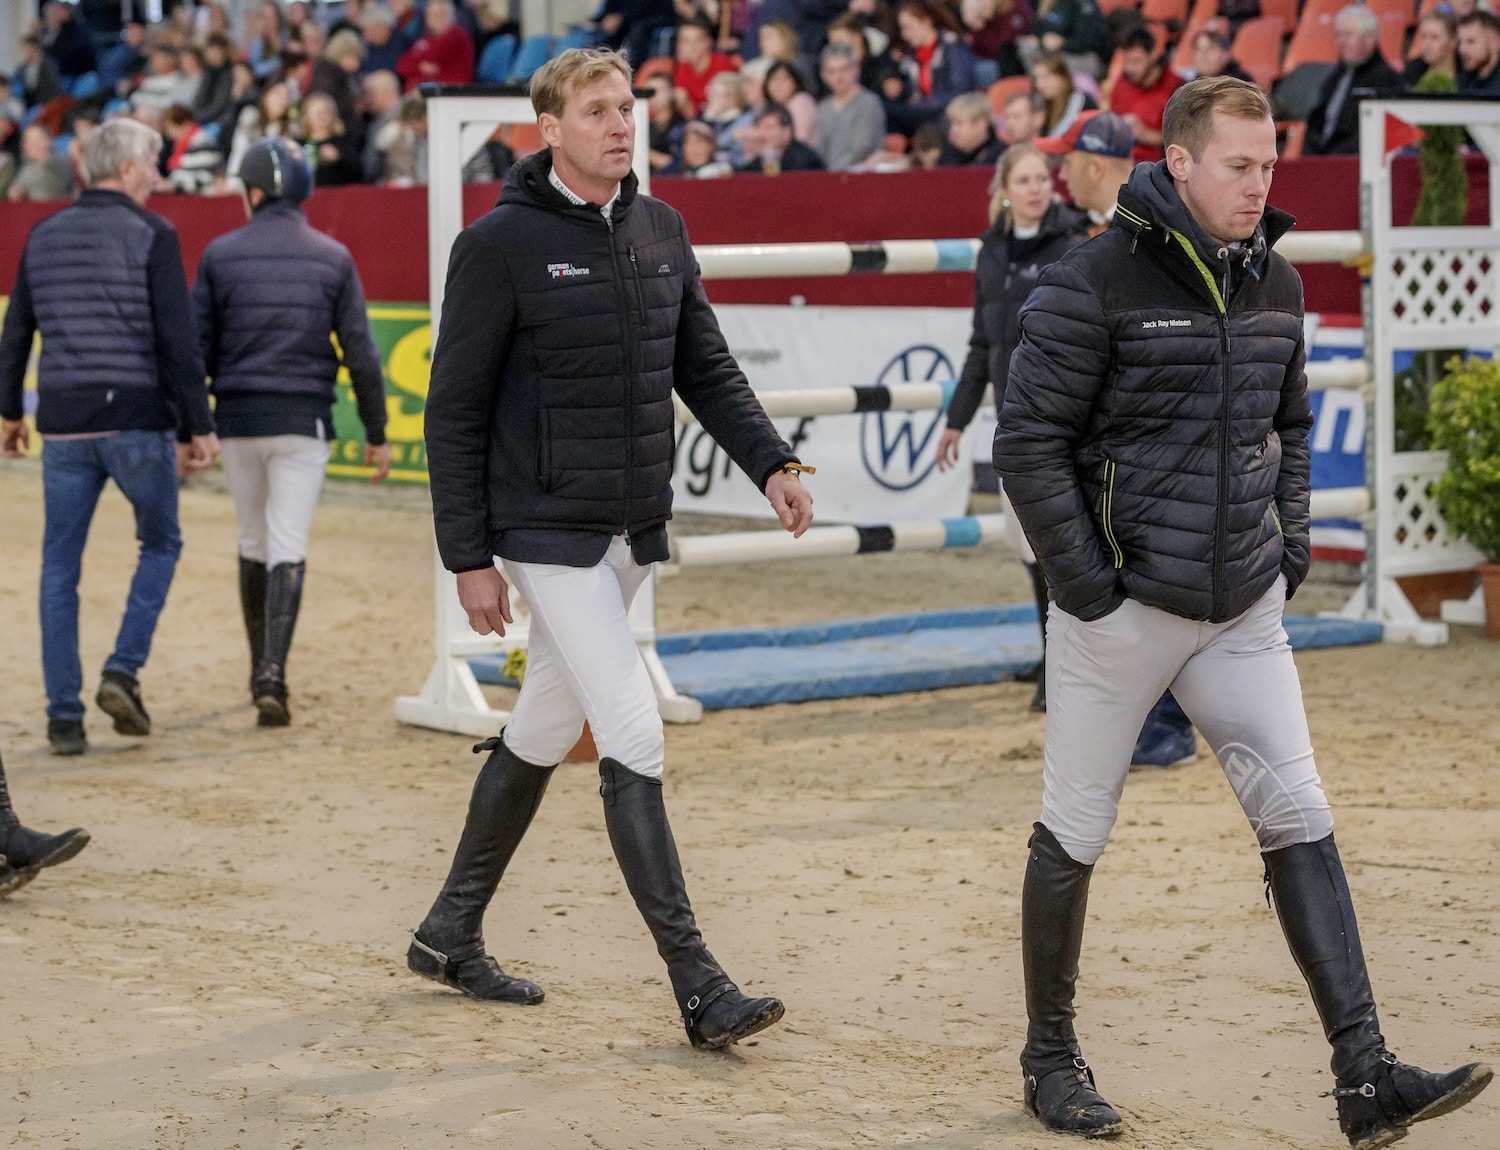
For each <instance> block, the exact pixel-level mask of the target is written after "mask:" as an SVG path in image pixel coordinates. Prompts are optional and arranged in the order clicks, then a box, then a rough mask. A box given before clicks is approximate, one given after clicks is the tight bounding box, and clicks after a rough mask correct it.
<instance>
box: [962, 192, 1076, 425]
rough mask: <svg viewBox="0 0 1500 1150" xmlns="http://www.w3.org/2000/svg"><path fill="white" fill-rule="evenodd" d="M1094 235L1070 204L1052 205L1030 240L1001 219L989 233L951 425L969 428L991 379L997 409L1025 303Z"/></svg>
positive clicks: (983, 248)
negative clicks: (1050, 271)
mask: <svg viewBox="0 0 1500 1150" xmlns="http://www.w3.org/2000/svg"><path fill="white" fill-rule="evenodd" d="M1088 238H1089V233H1088V216H1086V215H1084V213H1083V212H1080V211H1079V210H1078V209H1077V208H1074V207H1072V206H1070V205H1068V204H1053V205H1052V206H1051V207H1050V208H1048V209H1047V214H1046V215H1045V216H1043V217H1042V223H1041V229H1040V230H1039V231H1038V232H1037V234H1036V235H1035V236H1032V237H1031V238H1030V239H1024V240H1018V239H1016V237H1015V236H1014V235H1013V234H1011V232H1010V231H1009V230H1008V229H1007V228H1006V226H1005V224H1004V223H1003V222H1002V221H1000V220H997V221H996V222H995V223H994V224H993V225H992V226H991V227H990V230H989V231H987V232H985V233H984V236H983V237H982V238H981V240H980V243H979V259H978V261H977V262H976V263H975V266H974V331H973V334H972V335H970V336H969V356H968V358H967V359H965V360H964V370H963V374H962V375H960V376H959V378H958V386H957V387H956V388H955V389H954V391H953V398H952V399H950V400H949V401H948V426H949V427H953V428H965V427H968V426H969V423H970V422H971V421H972V420H973V418H974V413H975V412H976V411H978V410H979V404H980V401H981V400H982V399H983V398H984V387H985V384H987V383H993V384H994V385H995V406H996V408H997V409H998V408H999V406H1000V405H1001V403H1003V402H1004V398H1005V380H1006V377H1007V376H1008V375H1009V374H1010V356H1011V352H1013V351H1015V350H1016V344H1017V343H1019V342H1020V340H1021V319H1020V316H1021V305H1022V304H1023V303H1025V302H1026V297H1027V296H1029V295H1030V294H1031V290H1032V289H1033V288H1034V287H1036V285H1037V280H1039V279H1040V278H1041V275H1042V272H1043V271H1044V270H1045V269H1046V268H1047V266H1048V265H1050V264H1054V263H1056V262H1057V261H1058V260H1060V259H1062V257H1063V256H1064V255H1066V254H1067V253H1068V252H1070V251H1072V250H1073V249H1074V248H1076V247H1077V246H1078V245H1079V244H1081V243H1083V241H1084V240H1086V239H1088Z"/></svg>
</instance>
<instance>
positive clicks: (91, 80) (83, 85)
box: [70, 72, 102, 100]
mask: <svg viewBox="0 0 1500 1150" xmlns="http://www.w3.org/2000/svg"><path fill="white" fill-rule="evenodd" d="M101 87H102V85H101V83H100V80H99V73H98V72H85V73H84V74H83V75H82V76H79V77H78V79H76V80H74V81H73V90H72V92H71V93H70V95H72V97H73V99H75V100H87V99H88V98H89V97H90V96H94V95H97V94H98V92H99V90H100V88H101Z"/></svg>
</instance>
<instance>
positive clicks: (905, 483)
mask: <svg viewBox="0 0 1500 1150" xmlns="http://www.w3.org/2000/svg"><path fill="white" fill-rule="evenodd" d="M953 374H954V373H953V364H952V363H951V362H950V361H949V359H948V357H947V356H946V355H945V354H944V353H943V352H942V351H941V350H940V349H938V348H935V347H932V346H931V345H930V344H918V345H917V346H915V347H909V348H907V349H906V350H905V351H903V352H901V353H900V354H899V355H897V356H896V357H895V358H894V359H892V360H891V362H890V363H888V364H886V365H885V368H884V370H882V371H881V373H880V378H879V379H877V380H876V381H875V382H876V383H878V384H883V385H886V386H889V385H891V384H895V383H928V382H931V381H932V380H947V379H952V378H953ZM945 421H946V414H945V412H944V411H942V410H938V411H933V412H927V411H867V412H865V414H864V415H863V416H862V417H861V418H860V428H859V452H860V457H861V458H862V459H863V460H864V464H865V471H866V472H868V473H869V476H870V478H871V479H873V480H874V481H875V482H876V483H878V484H880V486H882V487H884V488H885V489H886V490H888V491H910V490H911V489H912V488H913V487H916V486H917V485H918V484H919V483H921V482H922V480H924V479H926V478H927V477H928V476H929V475H930V474H932V469H933V468H934V467H936V466H937V451H936V449H935V445H936V442H937V439H938V437H939V436H938V433H939V431H940V430H941V429H942V427H943V425H944V423H945Z"/></svg>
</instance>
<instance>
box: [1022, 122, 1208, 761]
mask: <svg viewBox="0 0 1500 1150" xmlns="http://www.w3.org/2000/svg"><path fill="white" fill-rule="evenodd" d="M1036 146H1037V147H1038V148H1040V149H1041V150H1042V151H1043V152H1045V153H1047V154H1048V155H1052V156H1061V157H1062V178H1063V182H1064V183H1066V184H1067V185H1068V194H1069V195H1070V196H1072V198H1073V202H1074V203H1075V204H1076V205H1078V207H1080V208H1082V209H1083V210H1084V211H1086V212H1088V213H1089V214H1090V215H1091V216H1093V217H1094V219H1095V221H1097V223H1098V229H1097V232H1102V231H1104V230H1105V229H1107V228H1108V227H1109V225H1110V222H1111V221H1112V220H1113V219H1114V216H1115V204H1116V203H1117V201H1118V200H1119V198H1120V188H1121V186H1122V185H1123V184H1125V183H1126V182H1127V181H1129V179H1130V173H1131V170H1132V169H1133V168H1134V167H1135V161H1134V160H1133V159H1132V158H1131V156H1132V155H1133V154H1134V152H1135V133H1134V132H1132V131H1131V130H1130V125H1129V124H1127V123H1126V122H1125V118H1124V117H1123V116H1119V115H1116V114H1115V113H1114V112H1084V113H1083V114H1082V115H1081V116H1079V117H1078V119H1077V120H1075V121H1073V126H1072V127H1071V128H1069V129H1068V130H1067V131H1066V132H1064V133H1063V134H1062V135H1061V136H1047V137H1044V138H1043V139H1040V140H1037V141H1036ZM1097 232H1096V234H1097ZM1197 757H1198V740H1197V737H1196V736H1195V735H1194V734H1193V724H1192V722H1191V720H1189V719H1188V717H1187V715H1185V714H1184V713H1183V711H1182V708H1181V707H1179V706H1178V705H1177V700H1176V699H1174V698H1173V697H1172V692H1171V691H1168V692H1167V693H1166V694H1164V695H1163V696H1162V697H1161V698H1160V699H1159V700H1157V703H1156V706H1154V707H1152V708H1151V713H1150V714H1149V715H1147V716H1146V722H1145V723H1144V724H1143V725H1142V727H1141V733H1140V737H1139V738H1138V739H1136V744H1135V751H1134V753H1133V754H1132V755H1131V757H1130V765H1131V766H1132V767H1176V766H1180V765H1182V764H1183V763H1190V762H1192V761H1193V760H1194V759H1196V758H1197Z"/></svg>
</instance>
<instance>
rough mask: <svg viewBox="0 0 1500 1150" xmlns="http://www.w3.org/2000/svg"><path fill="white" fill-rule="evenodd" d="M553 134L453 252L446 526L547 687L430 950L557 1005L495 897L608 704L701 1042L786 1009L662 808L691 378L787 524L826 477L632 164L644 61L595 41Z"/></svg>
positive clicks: (695, 405)
mask: <svg viewBox="0 0 1500 1150" xmlns="http://www.w3.org/2000/svg"><path fill="white" fill-rule="evenodd" d="M531 99H532V104H533V105H534V106H535V107H536V110H537V117H538V123H539V125H540V127H541V131H542V138H543V139H544V140H545V141H546V143H547V145H548V147H547V149H546V150H544V151H542V152H540V153H538V154H537V155H535V156H533V157H531V158H530V159H527V160H525V161H523V162H522V163H520V164H517V165H516V166H515V167H514V168H512V169H511V172H510V175H509V176H508V177H507V179H506V186H505V189H504V191H503V192H502V193H501V195H500V203H499V206H498V207H497V208H496V209H495V210H494V211H493V212H491V213H490V214H489V215H487V216H485V217H484V218H483V219H481V220H480V221H479V222H478V223H476V224H474V225H473V226H472V227H470V228H468V229H466V230H465V231H464V232H463V233H462V234H461V235H460V236H459V238H458V240H457V241H456V242H455V243H454V245H453V252H452V255H451V257H450V259H449V264H448V281H447V289H446V293H445V296H444V302H443V310H442V323H441V325H440V327H439V331H438V338H437V344H436V348H435V350H434V353H433V359H432V384H431V387H430V389H429V391H428V396H427V452H428V472H429V475H430V478H431V489H432V506H433V518H434V521H435V524H436V528H437V540H438V550H439V552H440V554H441V556H442V560H443V564H444V565H445V566H446V567H447V568H448V570H450V571H453V572H455V574H456V576H457V583H458V596H459V602H460V603H461V604H462V606H463V608H464V610H465V612H466V613H467V614H468V617H469V624H470V626H471V627H473V628H474V630H475V631H477V632H478V633H479V634H481V635H484V634H489V633H490V632H492V631H494V632H497V633H500V634H503V633H504V630H505V624H506V623H509V622H510V621H511V615H510V606H509V593H508V588H507V584H506V582H505V580H504V579H503V578H502V577H501V575H500V572H499V571H497V570H496V568H495V565H494V560H495V558H496V557H497V556H498V557H499V558H500V560H501V561H502V562H503V563H504V565H505V572H506V574H507V575H508V576H509V577H510V580H511V582H512V583H514V584H515V586H516V589H517V591H518V592H519V593H520V594H521V595H522V597H524V599H525V601H526V603H527V605H528V607H529V608H530V610H531V630H530V633H529V635H530V638H529V644H530V645H529V647H528V650H527V660H526V677H525V682H524V685H523V686H522V688H521V692H520V694H519V696H518V697H517V699H516V702H515V707H514V710H513V711H512V714H511V720H510V723H509V725H508V726H507V727H506V728H505V730H504V732H503V733H502V735H501V736H498V737H496V738H493V739H490V740H488V741H486V742H485V743H481V744H480V745H479V747H476V748H475V749H476V750H480V749H488V750H489V751H490V752H491V754H490V756H489V758H488V760H487V761H486V763H485V765H484V767H483V768H482V769H481V770H480V773H479V778H478V780H477V781H476V782H475V784H474V793H473V797H472V798H471V800H470V804H469V814H468V820H467V822H466V823H465V826H464V832H463V836H462V838H461V839H460V841H459V845H458V850H457V852H456V854H455V857H454V860H453V866H452V868H451V870H450V871H449V875H448V881H447V882H446V883H445V884H444V886H443V889H442V891H441V892H440V893H439V895H438V898H437V901H436V902H435V903H434V904H433V906H432V909H431V910H430V911H428V914H427V917H426V918H425V919H424V920H423V922H422V924H421V925H420V926H419V927H418V928H417V929H416V931H415V932H414V933H413V936H412V944H411V948H410V950H409V951H408V953H407V963H408V965H409V966H410V967H411V969H412V970H414V971H416V972H417V973H418V974H422V975H424V976H426V977H428V978H432V979H436V980H438V981H440V982H444V983H446V984H447V985H449V986H453V987H456V988H457V989H459V990H462V991H463V992H464V993H466V994H468V995H470V996H472V997H474V998H479V999H485V1000H489V1001H506V1002H519V1003H534V1002H540V1001H541V999H542V990H541V988H540V987H538V986H537V985H536V984H535V983H532V982H529V981H527V980H525V979H520V978H512V977H510V976H509V975H506V974H505V973H504V972H503V971H502V970H501V969H500V967H499V966H498V964H497V963H496V962H495V960H494V959H493V958H491V957H490V956H489V955H488V954H486V953H485V945H484V938H483V934H482V930H481V928H482V923H483V918H484V912H485V908H486V906H487V905H488V903H489V901H490V898H491V896H492V895H493V894H494V892H495V888H496V886H497V884H498V883H499V881H500V878H501V876H502V875H503V873H504V871H505V867H506V864H507V863H508V862H509V861H510V857H511V855H512V854H513V853H514V851H515V849H516V847H517V845H518V844H519V843H520V841H521V837H522V835H524V834H525V833H526V828H527V826H528V825H529V824H530V822H531V818H532V815H533V814H534V813H535V812H536V808H537V806H538V804H540V802H541V799H542V795H543V792H544V791H545V790H546V787H547V782H548V780H549V779H550V778H551V775H552V769H553V767H554V766H556V764H557V763H558V762H559V761H560V760H561V759H562V758H563V756H564V755H565V754H566V753H567V752H568V750H569V749H570V748H571V747H572V746H573V745H574V743H576V742H577V740H578V737H579V734H580V733H581V731H582V728H583V724H584V720H585V719H587V720H588V723H589V726H590V728H591V730H592V732H593V736H594V740H595V742H596V743H597V744H598V748H599V751H600V756H601V758H600V763H599V774H600V782H601V785H600V794H601V795H602V796H603V798H604V821H605V826H606V827H607V828H608V831H609V840H610V845H611V846H612V847H613V848H614V852H615V857H616V859H617V860H618V861H619V864H620V870H621V872H622V873H623V874H624V876H625V884H626V886H627V887H628V888H629V890H630V893H631V896H632V897H633V898H634V899H635V903H636V906H637V907H638V908H639V910H640V912H641V915H642V917H644V918H645V920H646V924H647V926H648V927H650V929H651V933H652V935H653V937H654V938H655V940H656V946H657V950H658V952H659V953H660V954H661V957H662V958H663V960H665V962H666V964H667V972H668V975H669V976H670V978H671V982H672V989H673V991H674V993H675V995H676V997H677V1001H678V1005H679V1007H680V1008H681V1012H682V1019H683V1022H684V1024H685V1025H686V1027H687V1033H688V1037H689V1039H690V1040H691V1041H692V1043H693V1045H694V1046H695V1047H699V1048H706V1049H718V1048H720V1047H724V1046H727V1045H729V1044H730V1043H732V1042H736V1041H738V1040H739V1039H741V1038H744V1037H746V1036H748V1035H750V1034H754V1033H755V1032H756V1031H758V1030H761V1029H763V1028H765V1027H767V1026H770V1025H771V1024H772V1023H773V1022H775V1021H776V1020H777V1019H779V1018H780V1017H781V1014H782V1006H781V1003H780V1002H778V1001H777V1000H775V999H774V998H750V997H747V996H746V995H744V994H742V993H741V992H740V990H739V988H738V987H736V986H735V984H734V983H733V982H732V981H731V980H730V978H729V976H728V975H726V974H725V973H724V970H723V968H722V967H720V966H719V964H718V963H717V962H716V961H715V960H714V957H713V955H712V954H710V953H709V951H708V948H707V947H706V946H704V944H703V938H702V936H701V935H700V934H699V931H698V927H697V925H696V922H695V920H694V917H693V910H692V907H691V905H690V904H689V902H688V897H687V890H686V887H685V886H684V884H683V879H682V869H681V866H680V865H679V863H678V859H677V850H676V847H675V846H674V845H673V839H672V831H671V828H670V826H668V824H667V816H666V808H665V807H664V806H663V804H662V785H661V774H662V759H663V752H664V743H663V738H662V726H661V718H660V716H659V715H658V713H657V707H656V699H655V696H654V693H653V690H652V686H651V681H650V677H649V675H648V674H647V671H646V668H645V665H644V663H643V662H642V661H641V658H640V653H639V652H638V650H637V649H636V646H635V641H634V638H633V637H632V635H631V630H630V622H629V619H628V617H627V613H628V611H629V608H630V603H631V601H632V599H633V598H634V597H635V594H636V592H637V590H639V588H640V586H641V584H642V582H644V580H645V579H646V578H647V577H648V576H649V573H650V566H649V565H650V564H651V563H654V562H657V561H660V560H663V559H665V558H667V534H666V522H667V519H668V518H669V516H670V515H671V508H672V489H671V485H670V480H671V475H672V460H673V454H674V440H673V416H672V392H673V390H674V389H675V390H676V391H677V393H678V394H680V395H681V396H682V397H683V399H684V401H685V402H686V403H687V404H688V406H689V407H690V408H692V410H693V412H694V414H695V415H697V417H698V419H699V421H700V422H701V423H702V425H703V426H704V427H705V428H706V429H707V430H708V431H709V432H710V433H711V434H712V435H713V437H714V438H715V439H716V440H717V441H718V442H719V443H720V444H721V445H722V446H723V447H724V448H725V450H726V451H728V453H729V454H730V456H731V457H732V458H733V459H734V461H735V462H736V463H738V464H739V466H740V467H741V469H742V470H743V471H744V472H745V473H746V474H747V475H748V476H749V477H750V478H751V479H752V480H754V482H755V483H756V484H757V485H758V486H759V487H760V488H761V489H762V490H763V491H764V492H765V493H766V496H767V498H768V499H769V501H770V503H771V506H772V507H773V508H774V509H775V511H776V513H777V515H778V517H779V518H780V520H781V522H782V525H783V526H784V527H785V528H786V529H787V530H788V531H791V532H793V533H794V534H797V535H800V534H801V533H802V532H803V531H804V530H806V528H807V526H808V524H809V523H810V522H811V521H812V498H811V496H810V495H809V494H808V492H807V491H806V490H805V489H804V488H803V487H802V485H801V483H800V481H799V480H798V477H797V474H798V472H799V471H800V470H810V469H804V468H801V466H800V465H799V464H798V462H797V460H796V457H795V456H794V455H793V454H792V452H791V451H790V449H789V448H788V447H787V445H786V444H785V443H784V442H783V441H782V439H781V437H780V436H779V435H777V434H776V430H775V428H773V427H772V426H771V423H770V421H769V420H768V419H767V418H766V416H765V413H764V411H762V409H761V407H760V404H759V403H758V402H757V401H756V399H755V395H754V393H753V392H751V390H750V387H749V384H748V383H747V381H746V380H745V377H744V375H743V374H742V373H741V372H740V370H739V367H738V366H737V365H736V364H735V361H734V358H733V357H732V356H731V355H730V354H729V349H728V347H727V346H726V345H725V342H724V337H723V335H722V334H721V333H720V331H719V327H718V323H717V322H716V321H715V319H714V314H713V310H712V309H711V308H710V307H709V304H708V299H707V297H706V296H705V295H704V294H703V287H702V285H701V283H700V282H699V279H698V265H697V263H696V261H695V260H694V258H693V251H692V247H691V246H690V244H689V243H688V238H687V233H686V231H685V230H684V228H683V223H682V217H681V216H679V215H678V214H677V213H676V212H675V211H674V210H673V209H672V208H670V207H668V206H667V205H665V204H663V203H660V202H658V201H656V200H653V199H650V198H648V197H646V196H641V195H638V194H637V188H636V181H635V177H634V176H633V175H632V174H631V159H632V155H633V152H634V139H635V121H634V113H633V110H632V109H633V105H634V98H633V97H632V95H631V88H630V67H629V65H628V64H626V63H625V61H624V59H623V58H622V57H620V56H618V55H616V54H615V53H613V52H606V51H596V50H588V49H584V50H578V49H575V50H571V51H568V52H564V53H562V54H561V55H560V56H558V57H556V58H555V59H553V60H552V61H550V62H549V63H548V64H547V65H546V66H545V67H543V68H542V69H541V71H539V72H538V73H537V74H536V76H535V78H533V80H532V82H531Z"/></svg>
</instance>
